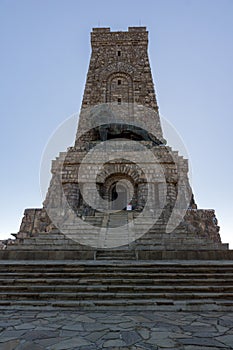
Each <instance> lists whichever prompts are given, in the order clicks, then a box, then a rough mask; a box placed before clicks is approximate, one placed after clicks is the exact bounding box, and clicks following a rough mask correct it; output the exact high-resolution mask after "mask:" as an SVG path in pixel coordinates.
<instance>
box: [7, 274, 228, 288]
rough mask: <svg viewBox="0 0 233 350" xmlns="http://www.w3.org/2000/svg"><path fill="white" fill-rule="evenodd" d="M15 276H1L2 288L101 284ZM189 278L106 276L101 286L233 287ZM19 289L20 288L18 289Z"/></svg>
mask: <svg viewBox="0 0 233 350" xmlns="http://www.w3.org/2000/svg"><path fill="white" fill-rule="evenodd" d="M12 277H13V276H7V275H1V278H0V284H1V286H0V288H1V287H2V286H12V285H13V286H14V285H17V286H24V285H27V284H29V285H32V284H33V285H36V284H39V285H41V284H45V285H46V286H47V285H54V286H56V285H59V284H61V283H63V285H76V284H79V285H86V284H87V285H89V286H90V285H92V286H93V285H96V284H97V285H98V284H99V280H98V279H97V278H94V277H93V276H90V277H86V276H83V277H80V278H76V277H75V278H74V277H73V278H71V277H68V276H66V275H64V276H57V277H56V278H55V276H46V277H45V276H44V277H43V278H41V276H39V277H36V276H35V275H33V276H31V275H28V276H25V277H24V276H23V274H22V277H20V276H19V274H18V275H15V277H17V278H12ZM101 277H103V276H98V278H101ZM188 277H189V276H187V278H186V279H184V278H176V276H174V278H170V279H169V278H163V279H161V278H160V279H154V280H153V282H152V281H151V278H148V279H145V277H144V278H143V277H142V278H138V276H135V278H126V277H124V278H119V277H117V278H114V277H112V278H110V276H105V278H104V279H103V278H102V280H101V285H127V286H130V285H131V284H132V285H135V284H136V285H137V286H140V285H143V286H144V285H156V286H167V285H169V286H170V285H176V284H178V285H179V286H188V285H192V286H209V285H211V286H231V285H232V279H233V276H232V275H231V276H228V278H226V279H222V278H221V276H219V277H216V276H215V278H207V279H206V278H205V277H204V276H203V278H192V279H190V278H188ZM17 288H18V287H17Z"/></svg>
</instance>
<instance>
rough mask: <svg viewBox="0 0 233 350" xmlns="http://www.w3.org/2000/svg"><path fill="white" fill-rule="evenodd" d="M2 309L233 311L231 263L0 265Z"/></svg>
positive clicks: (0, 300) (24, 262)
mask: <svg viewBox="0 0 233 350" xmlns="http://www.w3.org/2000/svg"><path fill="white" fill-rule="evenodd" d="M0 308H4V309H5V308H12V309H15V308H27V309H31V308H32V309H35V308H45V309H46V308H72V309H73V308H76V309H81V310H106V308H107V309H111V310H115V309H116V310H119V309H124V310H125V309H127V310H174V311H181V310H183V311H187V310H192V311H194V310H197V311H204V310H205V311H206V310H207V311H209V310H212V311H213V310H216V311H226V310H227V311H233V262H230V261H220V262H217V261H189V262H187V261H173V262H171V261H157V262H156V261H113V260H111V261H101V260H100V261H0Z"/></svg>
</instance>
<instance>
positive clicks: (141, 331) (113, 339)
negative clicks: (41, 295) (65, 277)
mask: <svg viewBox="0 0 233 350" xmlns="http://www.w3.org/2000/svg"><path fill="white" fill-rule="evenodd" d="M43 349H47V350H62V349H69V350H74V349H80V350H97V349H112V350H117V349H121V350H126V349H127V350H128V349H131V350H151V349H157V350H160V349H161V350H162V349H167V350H172V349H180V350H183V349H185V350H207V349H209V350H217V349H220V350H224V349H233V312H231V313H230V312H229V313H227V312H226V313H220V312H206V313H202V312H152V311H151V312H150V311H146V312H142V311H138V312H136V311H129V312H120V311H115V312H113V311H111V312H110V311H108V312H107V311H106V312H81V311H68V310H65V311H64V310H53V311H48V310H46V311H41V310H37V311H35V310H33V311H30V310H27V311H26V310H18V311H15V310H0V350H43Z"/></svg>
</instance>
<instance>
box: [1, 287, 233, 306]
mask: <svg viewBox="0 0 233 350" xmlns="http://www.w3.org/2000/svg"><path fill="white" fill-rule="evenodd" d="M138 298H142V299H143V300H145V299H147V300H148V299H157V300H158V299H171V300H186V299H188V300H195V299H198V300H203V302H204V300H205V299H213V300H218V299H220V300H223V301H226V300H229V301H232V302H233V293H232V292H224V291H223V292H217V291H216V292H201V291H200V292H198V291H197V292H187V291H180V292H175V291H174V292H152V293H148V292H143V294H142V293H141V292H140V291H138V292H134V291H130V292H128V293H127V292H116V293H114V292H101V291H97V292H85V293H84V292H64V291H63V292H56V291H54V290H52V291H50V292H49V291H46V292H41V291H40V292H33V291H32V292H20V291H19V292H17V291H16V292H0V300H17V299H18V300H25V299H30V300H33V299H35V300H47V301H49V300H55V299H58V300H100V299H102V300H111V301H112V303H113V304H114V302H115V300H119V299H122V300H125V302H126V304H127V301H128V300H130V299H131V300H134V299H138ZM143 300H142V301H141V304H143Z"/></svg>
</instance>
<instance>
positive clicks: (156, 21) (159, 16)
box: [0, 0, 233, 248]
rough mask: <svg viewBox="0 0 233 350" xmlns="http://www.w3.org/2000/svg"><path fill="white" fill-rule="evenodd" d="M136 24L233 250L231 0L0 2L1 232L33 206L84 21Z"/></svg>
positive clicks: (71, 99) (85, 51)
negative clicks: (147, 42)
mask: <svg viewBox="0 0 233 350" xmlns="http://www.w3.org/2000/svg"><path fill="white" fill-rule="evenodd" d="M134 25H145V26H147V27H148V30H149V33H150V46H149V52H150V61H151V66H152V70H153V72H152V73H153V77H154V83H155V87H156V91H157V99H158V103H159V106H160V112H161V114H162V115H163V116H164V117H166V118H167V119H168V120H169V121H170V122H171V123H172V124H173V125H175V127H176V128H177V130H178V131H179V133H180V135H181V136H182V138H183V140H184V143H185V144H186V147H187V149H188V152H189V155H190V160H191V162H192V170H193V189H194V193H195V198H196V201H197V203H198V206H199V208H215V209H216V213H217V217H218V219H219V223H220V225H221V235H222V238H223V241H224V242H231V247H232V248H233V235H232V234H233V230H232V228H233V204H232V203H233V186H232V179H233V161H232V151H233V136H232V130H233V116H232V111H233V1H232V0H144V1H138V0H124V1H122V0H118V1H107V0H106V1H105V0H99V1H94V0H93V1H90V0H87V1H78V0H67V1H66V0H20V1H19V0H1V1H0V50H1V55H0V94H1V100H0V101H1V103H0V115H1V124H0V125H1V138H0V142H1V172H0V184H1V208H0V234H1V236H0V237H1V238H5V237H7V236H9V233H11V232H17V231H18V229H19V224H20V221H21V218H22V215H23V211H24V209H25V208H28V207H41V203H42V198H41V195H40V185H39V169H40V160H41V156H42V153H43V149H44V147H45V145H46V143H47V141H48V139H49V137H50V135H51V134H52V133H53V131H54V130H55V129H56V127H57V126H58V125H59V124H60V123H61V122H62V121H64V120H65V119H66V118H67V117H69V116H70V115H71V114H73V113H75V112H77V111H78V110H79V108H80V103H81V98H82V94H83V89H84V83H85V78H86V73H87V68H88V63H89V57H90V42H89V33H90V31H91V29H92V27H98V26H108V27H111V28H112V30H127V28H128V26H134ZM71 142H72V140H71ZM61 151H62V149H61Z"/></svg>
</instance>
